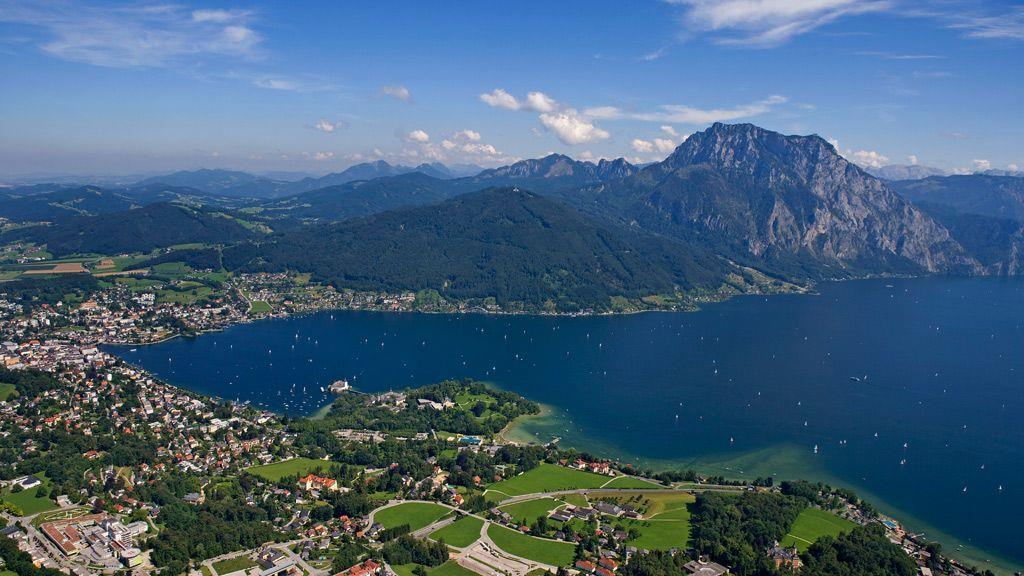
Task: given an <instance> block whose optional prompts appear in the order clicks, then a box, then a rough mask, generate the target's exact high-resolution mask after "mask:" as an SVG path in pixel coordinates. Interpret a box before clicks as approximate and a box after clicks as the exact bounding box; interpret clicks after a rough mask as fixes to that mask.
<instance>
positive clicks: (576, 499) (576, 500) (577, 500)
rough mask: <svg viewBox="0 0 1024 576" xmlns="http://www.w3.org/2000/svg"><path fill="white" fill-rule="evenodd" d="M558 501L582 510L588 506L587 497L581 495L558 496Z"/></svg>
mask: <svg viewBox="0 0 1024 576" xmlns="http://www.w3.org/2000/svg"><path fill="white" fill-rule="evenodd" d="M558 499H559V500H561V501H562V502H565V503H566V504H572V505H573V506H580V507H582V508H586V507H587V506H590V502H588V501H587V497H586V496H584V495H583V494H563V495H561V496H559V497H558Z"/></svg>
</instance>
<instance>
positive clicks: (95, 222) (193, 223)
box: [0, 202, 259, 257]
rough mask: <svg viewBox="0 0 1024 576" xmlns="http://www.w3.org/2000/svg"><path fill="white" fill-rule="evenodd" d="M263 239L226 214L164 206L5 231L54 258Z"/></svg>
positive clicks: (7, 236)
mask: <svg viewBox="0 0 1024 576" xmlns="http://www.w3.org/2000/svg"><path fill="white" fill-rule="evenodd" d="M257 235H259V234H258V233H257V232H254V231H253V230H252V229H251V228H250V227H248V226H246V225H244V224H243V223H242V222H241V221H240V220H238V219H236V218H235V217H233V216H231V215H228V214H226V213H223V212H214V211H210V210H203V209H197V208H194V207H189V206H184V205H180V204H174V203H168V202H160V203H156V204H150V205H149V206H145V207H143V208H138V209H135V210H125V211H122V212H114V213H110V214H100V215H97V216H77V217H74V218H69V219H67V220H63V221H62V222H61V223H60V224H57V225H53V226H49V225H42V226H33V227H31V228H21V229H16V230H12V231H10V232H7V233H5V234H4V235H3V236H2V237H0V240H2V241H4V242H11V241H14V240H25V241H30V242H35V243H36V244H46V246H47V249H48V250H49V251H50V252H51V253H53V255H54V256H57V257H60V256H65V255H68V254H76V253H99V254H122V253H126V252H149V251H151V250H153V249H155V248H163V247H167V246H173V245H176V244H189V243H210V244H224V243H232V242H239V241H242V240H247V239H251V238H253V237H255V236H257Z"/></svg>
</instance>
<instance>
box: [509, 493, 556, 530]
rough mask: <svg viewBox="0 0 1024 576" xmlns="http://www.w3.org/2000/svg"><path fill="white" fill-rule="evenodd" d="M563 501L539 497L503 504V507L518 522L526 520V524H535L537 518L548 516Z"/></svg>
mask: <svg viewBox="0 0 1024 576" xmlns="http://www.w3.org/2000/svg"><path fill="white" fill-rule="evenodd" d="M561 505H562V503H561V502H560V501H558V500H555V499H553V498H538V499H536V500H527V501H526V502H518V503H516V504H509V505H508V506H502V507H501V509H502V510H503V511H505V512H508V513H509V514H511V515H512V518H513V519H514V520H515V521H516V522H523V521H524V520H525V521H526V524H533V522H534V521H535V520H537V518H540V517H541V516H547V515H548V512H550V511H551V510H554V509H555V508H558V507H559V506H561Z"/></svg>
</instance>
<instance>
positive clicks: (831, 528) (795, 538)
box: [782, 508, 857, 552]
mask: <svg viewBox="0 0 1024 576" xmlns="http://www.w3.org/2000/svg"><path fill="white" fill-rule="evenodd" d="M856 527H857V525H856V524H854V523H853V522H850V521H849V520H847V519H845V518H840V517H839V516H836V515H835V514H833V513H831V512H826V511H824V510H819V509H817V508H805V509H804V510H803V512H800V515H799V516H797V517H796V522H793V526H792V527H791V528H790V529H789V534H786V536H785V537H784V538H783V539H782V545H783V546H796V547H797V549H798V550H799V551H801V552H803V551H804V550H807V548H809V547H810V546H811V544H813V543H814V542H815V541H816V540H817V539H818V538H821V537H822V536H838V535H839V534H840V533H842V532H849V531H851V530H853V529H854V528H856Z"/></svg>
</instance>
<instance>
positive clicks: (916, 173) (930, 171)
mask: <svg viewBox="0 0 1024 576" xmlns="http://www.w3.org/2000/svg"><path fill="white" fill-rule="evenodd" d="M863 168H864V171H865V172H867V173H868V174H871V175H872V176H874V177H876V178H881V179H882V180H919V179H921V178H927V177H929V176H945V175H946V174H947V172H946V171H945V170H943V169H942V168H933V167H931V166H921V165H920V164H889V165H888V166H881V167H879V168H873V167H870V166H865V167H863Z"/></svg>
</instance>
